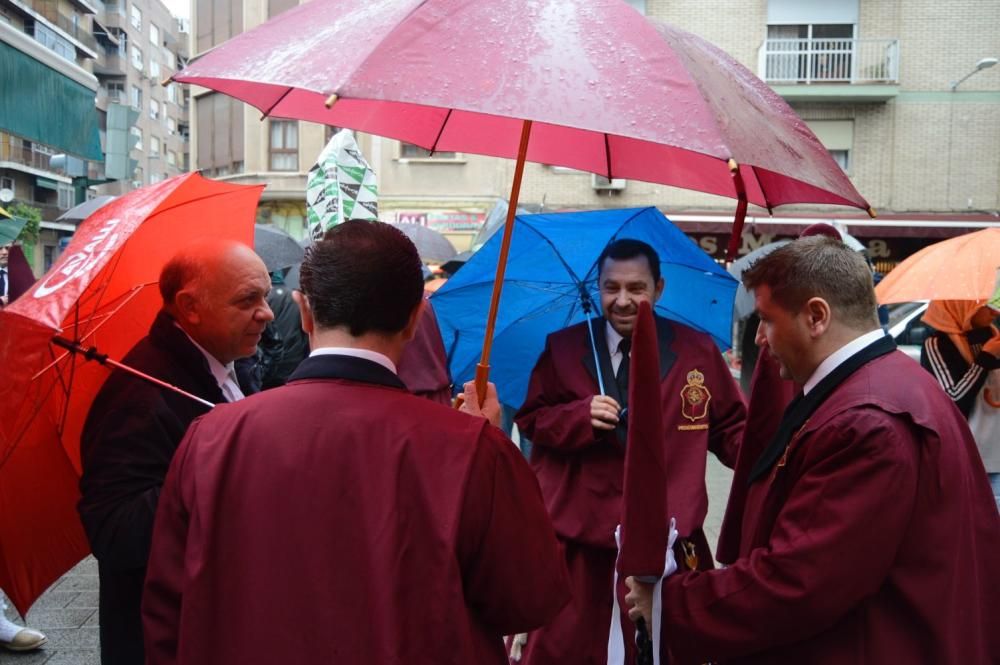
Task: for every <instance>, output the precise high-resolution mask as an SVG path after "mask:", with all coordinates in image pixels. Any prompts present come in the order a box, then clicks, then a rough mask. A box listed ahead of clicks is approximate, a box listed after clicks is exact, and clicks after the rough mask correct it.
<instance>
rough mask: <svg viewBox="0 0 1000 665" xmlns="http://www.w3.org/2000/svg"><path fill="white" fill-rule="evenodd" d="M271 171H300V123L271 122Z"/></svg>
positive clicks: (287, 121) (292, 121) (289, 121)
mask: <svg viewBox="0 0 1000 665" xmlns="http://www.w3.org/2000/svg"><path fill="white" fill-rule="evenodd" d="M270 166H271V170H272V171H298V170H299V123H298V122H296V121H294V120H272V121H271V165H270Z"/></svg>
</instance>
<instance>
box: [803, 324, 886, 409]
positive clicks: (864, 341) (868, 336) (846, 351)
mask: <svg viewBox="0 0 1000 665" xmlns="http://www.w3.org/2000/svg"><path fill="white" fill-rule="evenodd" d="M885 334H886V332H885V331H884V330H882V329H881V328H879V329H877V330H873V331H871V332H868V333H865V334H864V335H861V336H860V337H856V338H855V339H854V340H853V341H850V342H848V343H847V344H845V345H843V346H842V347H840V348H839V349H837V350H836V351H834V352H833V353H831V354H830V355H829V356H827V357H826V360H824V361H823V362H821V363H820V364H819V367H817V368H816V371H814V372H813V373H812V376H810V377H809V380H808V381H806V384H805V385H804V386H802V394H803V395H808V394H809V391H810V390H812V389H813V388H815V387H816V384H817V383H819V382H820V381H822V380H823V379H825V378H826V377H827V375H829V374H830V372H832V371H833V370H835V369H837V367H839V366H840V365H841V364H842V363H843V362H844V361H845V360H847V359H848V358H850V357H851V356H853V355H854V354H855V353H857V352H858V351H860V350H861V349H863V348H865V347H866V346H869V345H871V344H874V343H875V342H877V341H879V340H880V339H882V337H884V336H885Z"/></svg>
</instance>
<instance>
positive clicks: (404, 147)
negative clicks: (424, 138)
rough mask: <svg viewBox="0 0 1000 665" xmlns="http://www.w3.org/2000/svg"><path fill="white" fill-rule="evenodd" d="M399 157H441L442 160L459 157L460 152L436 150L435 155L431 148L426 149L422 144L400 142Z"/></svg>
mask: <svg viewBox="0 0 1000 665" xmlns="http://www.w3.org/2000/svg"><path fill="white" fill-rule="evenodd" d="M399 158H400V159H440V160H442V161H444V160H447V159H457V158H458V154H457V153H454V152H440V151H438V152H435V153H434V154H433V155H432V154H431V152H430V150H425V149H424V148H421V147H420V146H416V145H413V144H412V143H402V142H400V144H399Z"/></svg>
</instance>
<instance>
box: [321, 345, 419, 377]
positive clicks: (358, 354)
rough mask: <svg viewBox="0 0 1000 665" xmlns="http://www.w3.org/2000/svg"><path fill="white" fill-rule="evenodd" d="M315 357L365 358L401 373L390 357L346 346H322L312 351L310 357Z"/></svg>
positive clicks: (395, 372)
mask: <svg viewBox="0 0 1000 665" xmlns="http://www.w3.org/2000/svg"><path fill="white" fill-rule="evenodd" d="M313 356H353V357H354V358H364V359H365V360H370V361H372V362H373V363H378V364H379V365H381V366H382V367H385V368H386V369H387V370H389V371H390V372H392V373H393V374H399V372H397V371H396V363H394V362H392V361H391V360H389V356H386V355H383V354H381V353H379V352H378V351H370V350H368V349H353V348H350V347H346V346H321V347H319V348H318V349H313V350H312V353H310V354H309V357H310V358H312V357H313Z"/></svg>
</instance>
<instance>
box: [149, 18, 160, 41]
mask: <svg viewBox="0 0 1000 665" xmlns="http://www.w3.org/2000/svg"><path fill="white" fill-rule="evenodd" d="M149 43H150V44H152V45H153V46H163V44H161V43H160V29H159V28H157V27H156V26H155V25H153V24H152V23H150V24H149Z"/></svg>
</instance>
